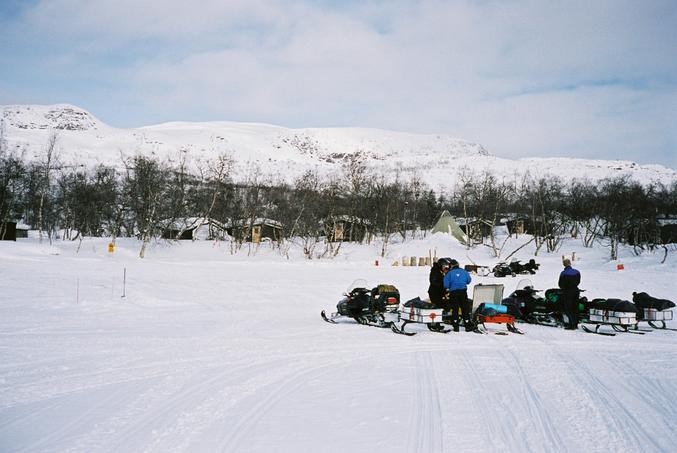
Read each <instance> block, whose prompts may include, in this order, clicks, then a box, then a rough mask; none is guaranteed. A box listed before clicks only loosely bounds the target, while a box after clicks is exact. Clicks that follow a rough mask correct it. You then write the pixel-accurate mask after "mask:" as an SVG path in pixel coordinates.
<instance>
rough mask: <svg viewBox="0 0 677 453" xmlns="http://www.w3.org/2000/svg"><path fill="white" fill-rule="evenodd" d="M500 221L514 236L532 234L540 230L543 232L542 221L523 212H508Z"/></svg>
mask: <svg viewBox="0 0 677 453" xmlns="http://www.w3.org/2000/svg"><path fill="white" fill-rule="evenodd" d="M501 223H503V224H505V226H506V227H507V228H508V231H509V232H510V234H514V235H516V236H518V235H520V234H534V232H540V233H541V234H543V232H544V227H543V221H542V220H541V219H539V218H535V219H534V218H532V217H531V216H528V215H525V214H510V215H507V216H504V217H503V218H502V219H501Z"/></svg>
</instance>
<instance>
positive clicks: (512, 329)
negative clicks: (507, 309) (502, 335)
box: [506, 324, 524, 335]
mask: <svg viewBox="0 0 677 453" xmlns="http://www.w3.org/2000/svg"><path fill="white" fill-rule="evenodd" d="M506 327H507V328H508V331H509V332H511V333H516V334H518V335H524V332H522V331H521V330H519V329H518V328H517V327H515V324H506Z"/></svg>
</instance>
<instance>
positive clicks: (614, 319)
mask: <svg viewBox="0 0 677 453" xmlns="http://www.w3.org/2000/svg"><path fill="white" fill-rule="evenodd" d="M637 313H638V312H637V306H636V305H635V304H633V303H632V302H630V301H627V300H621V299H593V300H592V301H591V302H590V304H589V306H588V316H587V318H586V319H582V320H581V321H580V322H581V328H582V329H583V330H584V331H586V332H588V333H595V334H598V335H609V336H613V335H615V333H613V332H603V331H600V330H599V329H600V327H602V326H610V327H611V328H612V329H613V330H614V331H616V332H629V333H635V334H641V335H643V334H644V333H645V332H644V331H640V330H638V329H637V323H638V319H637ZM588 325H592V326H594V328H590V327H588ZM631 329H632V330H631Z"/></svg>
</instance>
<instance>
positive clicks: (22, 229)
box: [0, 222, 30, 241]
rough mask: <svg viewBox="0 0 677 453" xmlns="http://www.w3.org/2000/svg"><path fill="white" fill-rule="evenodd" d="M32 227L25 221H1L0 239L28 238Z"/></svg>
mask: <svg viewBox="0 0 677 453" xmlns="http://www.w3.org/2000/svg"><path fill="white" fill-rule="evenodd" d="M28 230H30V227H29V226H28V225H26V224H24V223H17V222H0V241H16V240H17V239H25V238H28Z"/></svg>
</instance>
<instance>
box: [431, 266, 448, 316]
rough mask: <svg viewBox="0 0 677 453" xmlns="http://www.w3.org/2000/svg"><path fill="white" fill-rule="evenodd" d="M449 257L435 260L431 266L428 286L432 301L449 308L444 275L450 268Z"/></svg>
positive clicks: (443, 307)
mask: <svg viewBox="0 0 677 453" xmlns="http://www.w3.org/2000/svg"><path fill="white" fill-rule="evenodd" d="M449 261H450V260H449V259H448V258H440V259H439V260H437V261H435V263H434V264H433V266H432V267H431V268H430V278H429V280H430V286H428V296H429V297H430V302H432V303H433V305H435V306H436V307H438V308H442V309H444V310H449V308H450V307H449V300H448V299H446V298H445V297H444V296H445V295H446V292H447V290H446V289H445V288H444V276H445V275H446V273H447V271H448V270H449Z"/></svg>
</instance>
